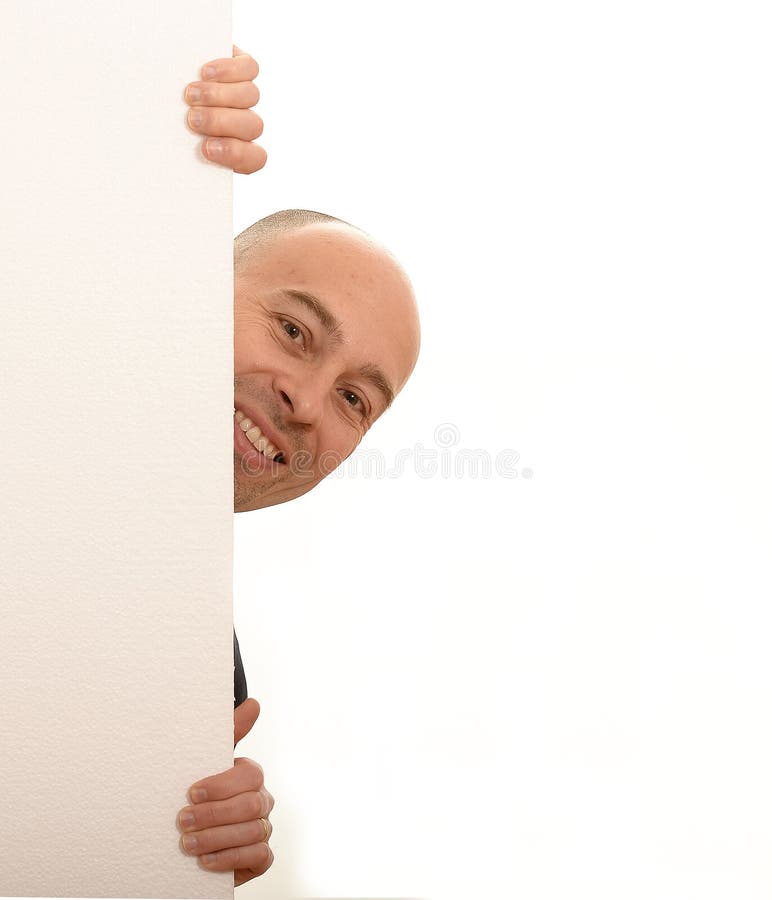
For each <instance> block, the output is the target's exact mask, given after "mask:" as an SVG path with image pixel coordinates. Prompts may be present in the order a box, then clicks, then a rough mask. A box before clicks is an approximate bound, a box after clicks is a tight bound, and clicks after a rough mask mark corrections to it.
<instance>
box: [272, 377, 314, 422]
mask: <svg viewBox="0 0 772 900" xmlns="http://www.w3.org/2000/svg"><path fill="white" fill-rule="evenodd" d="M274 387H275V389H276V391H277V393H278V395H279V399H280V401H281V403H282V404H283V406H284V408H285V410H286V411H287V418H288V419H290V420H291V421H294V422H297V423H298V424H300V425H318V424H319V422H320V421H321V418H322V411H323V409H324V395H325V389H324V388H323V386H322V379H321V378H315V379H309V380H308V381H305V382H302V383H301V382H296V381H291V380H290V379H289V378H286V377H285V378H279V379H277V380H276V383H275V385H274Z"/></svg>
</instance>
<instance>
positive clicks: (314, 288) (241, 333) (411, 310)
mask: <svg viewBox="0 0 772 900" xmlns="http://www.w3.org/2000/svg"><path fill="white" fill-rule="evenodd" d="M419 344H420V332H419V324H418V314H417V310H416V306H415V300H414V297H413V292H412V289H411V287H410V283H409V282H408V280H407V278H406V276H405V275H404V273H403V272H402V270H401V268H400V267H399V266H398V264H397V263H396V262H395V261H394V260H393V259H392V257H391V256H390V255H389V254H388V253H387V252H386V251H384V250H383V249H382V248H381V247H379V246H378V245H377V244H376V243H375V242H373V241H372V240H371V239H370V238H368V237H367V236H366V235H364V234H362V233H360V232H358V231H357V230H355V229H353V228H350V227H348V226H346V225H343V224H338V223H323V224H311V225H305V226H303V227H301V228H297V229H294V230H291V231H285V232H279V233H277V234H275V235H271V236H270V237H269V238H268V239H267V241H266V243H265V244H263V245H261V246H260V247H259V248H256V250H255V251H254V253H253V254H251V256H250V258H249V259H248V260H247V261H246V262H242V263H241V264H240V265H238V266H237V267H236V269H235V272H234V400H233V405H234V407H235V408H236V414H235V416H234V452H233V459H234V467H233V493H234V499H233V505H234V511H235V512H245V511H247V510H251V509H259V508H262V507H265V506H273V505H275V504H277V503H284V502H285V501H286V500H292V499H294V498H295V497H299V496H300V495H301V494H304V493H306V491H309V490H310V489H311V488H312V487H314V485H316V484H318V483H319V482H320V481H321V480H322V478H324V477H325V475H329V474H330V472H331V471H332V470H333V469H335V468H336V467H337V466H338V465H340V464H341V463H342V462H343V460H345V459H346V458H347V457H348V456H349V455H350V454H351V452H352V451H353V450H354V448H355V447H356V446H357V444H358V443H359V441H360V440H361V439H362V437H363V436H364V434H365V433H366V431H367V430H368V429H369V428H370V427H371V426H372V424H373V423H374V422H375V420H376V419H377V418H378V417H379V416H381V415H382V414H383V413H384V412H385V410H386V409H387V407H388V405H389V403H390V402H391V399H393V397H394V396H396V395H397V394H398V393H399V391H400V390H401V388H402V386H403V385H404V384H405V382H406V381H407V379H408V377H409V375H410V373H411V372H412V370H413V367H414V365H415V362H416V359H417V356H418V349H419ZM242 413H243V414H244V415H243V416H242V415H241V414H242ZM244 417H246V418H244ZM247 419H249V421H247ZM242 423H243V425H244V426H245V427H246V428H247V431H246V433H245V431H244V429H243V427H242ZM255 426H256V427H255ZM266 440H267V441H269V442H270V443H269V444H267V445H266ZM252 442H254V443H252ZM257 448H260V449H257ZM274 448H275V449H276V456H275V458H274V459H273V460H271V459H269V457H270V456H272V455H274ZM263 449H264V450H266V453H263V452H261V450H263ZM279 453H280V454H281V455H279Z"/></svg>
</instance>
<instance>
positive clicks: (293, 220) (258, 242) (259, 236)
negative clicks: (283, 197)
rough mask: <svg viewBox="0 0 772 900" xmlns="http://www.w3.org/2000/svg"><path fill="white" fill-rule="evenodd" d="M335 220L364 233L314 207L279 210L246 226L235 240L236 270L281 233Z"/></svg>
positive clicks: (246, 263) (339, 223)
mask: <svg viewBox="0 0 772 900" xmlns="http://www.w3.org/2000/svg"><path fill="white" fill-rule="evenodd" d="M328 222H333V223H336V224H338V225H343V226H346V227H348V228H353V229H354V230H355V231H359V232H360V233H361V234H364V232H363V231H362V229H361V228H357V227H356V226H355V225H352V224H351V223H350V222H344V221H343V219H338V218H336V217H335V216H329V215H327V213H323V212H316V211H315V210H313V209H282V210H280V211H279V212H275V213H271V215H270V216H265V217H264V218H262V219H260V220H259V221H257V222H255V223H254V225H250V226H249V228H245V229H244V231H242V232H241V234H239V235H238V237H236V238H235V239H234V241H233V264H234V268H235V270H236V271H240V270H241V269H243V268H245V267H246V266H247V265H248V264H249V262H250V260H251V259H252V258H253V256H254V254H255V253H256V252H259V250H260V248H262V247H265V246H266V245H267V243H268V242H269V241H270V240H271V239H272V238H275V237H277V236H279V235H281V234H287V233H289V232H291V231H295V230H296V229H298V228H303V227H304V226H306V225H318V224H323V223H328Z"/></svg>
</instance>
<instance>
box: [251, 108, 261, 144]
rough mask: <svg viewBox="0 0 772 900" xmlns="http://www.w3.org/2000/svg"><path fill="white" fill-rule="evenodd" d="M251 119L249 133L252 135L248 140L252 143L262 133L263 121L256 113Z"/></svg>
mask: <svg viewBox="0 0 772 900" xmlns="http://www.w3.org/2000/svg"><path fill="white" fill-rule="evenodd" d="M252 117H253V118H252V128H251V129H250V132H249V133H250V134H251V135H252V137H251V138H250V140H251V141H254V140H256V139H257V138H259V137H260V135H261V134H262V133H263V120H262V119H261V118H260V116H258V114H257V113H252Z"/></svg>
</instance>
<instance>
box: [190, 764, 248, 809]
mask: <svg viewBox="0 0 772 900" xmlns="http://www.w3.org/2000/svg"><path fill="white" fill-rule="evenodd" d="M264 782H265V775H264V773H263V767H262V766H261V765H260V763H257V762H255V761H254V760H253V759H249V758H248V757H246V756H239V757H238V758H237V759H235V760H234V761H233V766H232V767H231V768H230V769H226V770H225V771H224V772H218V773H217V775H209V776H208V777H206V778H202V779H201V780H200V781H197V782H196V783H195V784H192V785H191V786H190V788H189V790H188V799H189V800H190V802H191V803H192V804H193V805H194V806H200V805H201V804H202V803H206V802H208V801H213V800H227V799H228V798H229V797H235V796H236V795H237V794H243V793H244V791H259V790H260V789H261V788H262V787H263V784H264ZM199 791H200V792H202V793H198V792H199Z"/></svg>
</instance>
